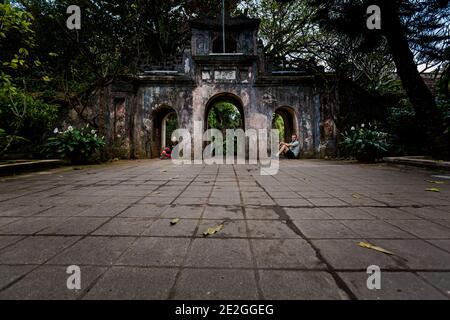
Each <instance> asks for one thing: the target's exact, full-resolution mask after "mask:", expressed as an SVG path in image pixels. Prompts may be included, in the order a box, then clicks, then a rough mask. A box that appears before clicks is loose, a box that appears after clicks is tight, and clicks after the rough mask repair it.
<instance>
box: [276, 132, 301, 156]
mask: <svg viewBox="0 0 450 320" xmlns="http://www.w3.org/2000/svg"><path fill="white" fill-rule="evenodd" d="M280 154H281V155H284V156H286V157H287V158H288V159H297V158H298V156H299V154H300V142H298V137H297V135H296V134H293V135H292V141H291V142H290V143H285V142H282V143H280V150H279V151H278V154H277V156H280Z"/></svg>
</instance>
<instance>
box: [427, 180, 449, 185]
mask: <svg viewBox="0 0 450 320" xmlns="http://www.w3.org/2000/svg"><path fill="white" fill-rule="evenodd" d="M427 182H429V183H434V184H445V182H444V181H434V180H427Z"/></svg>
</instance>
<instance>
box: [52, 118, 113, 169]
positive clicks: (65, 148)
mask: <svg viewBox="0 0 450 320" xmlns="http://www.w3.org/2000/svg"><path fill="white" fill-rule="evenodd" d="M54 133H55V134H56V136H54V137H51V138H49V139H48V140H47V143H46V145H45V152H48V153H50V154H56V155H57V156H59V157H60V158H62V159H67V160H70V161H71V163H73V164H86V163H88V162H89V161H90V160H91V159H92V157H93V156H94V154H95V153H98V152H100V151H101V150H102V149H103V147H104V146H105V141H104V138H100V137H98V136H97V132H96V131H95V130H93V129H91V128H89V125H87V126H86V127H83V128H81V129H75V128H73V127H69V128H68V129H67V130H66V131H62V132H59V130H58V129H55V131H54Z"/></svg>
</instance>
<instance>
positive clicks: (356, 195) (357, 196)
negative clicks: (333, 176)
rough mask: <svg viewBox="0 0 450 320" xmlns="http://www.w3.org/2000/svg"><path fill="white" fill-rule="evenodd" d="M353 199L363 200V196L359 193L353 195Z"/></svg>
mask: <svg viewBox="0 0 450 320" xmlns="http://www.w3.org/2000/svg"><path fill="white" fill-rule="evenodd" d="M352 197H353V198H355V199H361V195H360V194H359V193H357V192H354V193H352Z"/></svg>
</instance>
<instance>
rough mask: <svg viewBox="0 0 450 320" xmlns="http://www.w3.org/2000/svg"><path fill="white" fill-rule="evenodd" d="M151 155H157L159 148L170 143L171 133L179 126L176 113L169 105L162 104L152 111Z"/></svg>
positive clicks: (159, 151)
mask: <svg viewBox="0 0 450 320" xmlns="http://www.w3.org/2000/svg"><path fill="white" fill-rule="evenodd" d="M152 118H153V130H152V147H151V152H152V157H153V158H156V157H159V155H160V153H161V150H162V149H163V148H164V147H165V146H167V145H169V144H170V139H171V137H172V133H173V132H174V131H175V130H176V129H178V128H179V124H178V115H177V113H176V111H175V110H174V109H173V108H171V107H169V106H162V107H160V108H158V109H156V110H155V111H153V116H152Z"/></svg>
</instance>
